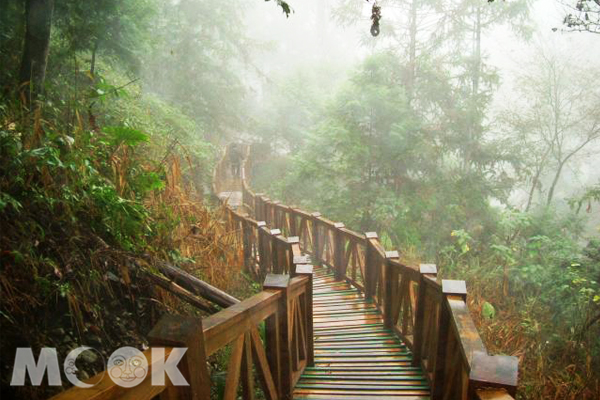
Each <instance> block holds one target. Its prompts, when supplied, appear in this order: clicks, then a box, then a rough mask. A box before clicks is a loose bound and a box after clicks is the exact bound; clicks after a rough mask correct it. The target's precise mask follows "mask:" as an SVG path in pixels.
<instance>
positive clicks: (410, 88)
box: [406, 0, 417, 105]
mask: <svg viewBox="0 0 600 400" xmlns="http://www.w3.org/2000/svg"><path fill="white" fill-rule="evenodd" d="M409 36H410V44H409V54H408V57H409V59H408V84H407V85H406V86H407V92H408V93H407V95H408V104H409V105H410V104H411V103H412V101H413V99H414V98H415V80H416V76H417V71H416V70H417V0H413V1H412V3H411V4H410V31H409Z"/></svg>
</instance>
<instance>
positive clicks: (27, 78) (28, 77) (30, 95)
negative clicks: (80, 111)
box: [19, 0, 54, 103]
mask: <svg viewBox="0 0 600 400" xmlns="http://www.w3.org/2000/svg"><path fill="white" fill-rule="evenodd" d="M53 12H54V0H27V3H26V7H25V20H26V31H25V45H24V50H23V58H22V59H21V68H20V73H19V80H20V83H21V85H23V86H24V87H25V86H27V85H26V84H27V83H28V84H29V90H28V91H24V93H25V99H26V101H27V102H28V103H31V102H32V101H33V100H35V99H36V97H37V96H38V95H39V94H40V93H41V92H42V91H43V87H44V80H45V78H46V65H47V63H48V52H49V51H50V30H51V27H52V13H53Z"/></svg>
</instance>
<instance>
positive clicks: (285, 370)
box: [53, 153, 314, 400]
mask: <svg viewBox="0 0 600 400" xmlns="http://www.w3.org/2000/svg"><path fill="white" fill-rule="evenodd" d="M225 160H227V153H225V154H224V155H223V159H222V160H221V161H220V162H219V164H218V165H217V168H215V172H214V178H215V180H214V182H213V189H214V190H215V193H219V192H222V191H232V190H236V189H237V190H239V189H238V188H237V186H239V184H240V182H239V179H237V182H236V179H235V177H231V174H229V173H228V171H227V170H226V169H225V168H226V165H224V164H225ZM225 211H226V223H227V224H228V226H229V227H230V229H231V231H232V232H233V233H234V234H236V235H237V237H238V239H239V243H240V245H242V246H243V249H244V263H245V264H246V265H247V267H248V269H249V270H250V271H252V272H253V273H254V274H255V276H256V278H257V279H260V281H261V282H262V281H264V284H263V291H262V292H260V293H258V294H256V295H254V296H253V297H251V298H249V299H247V300H244V301H242V302H240V303H237V304H234V305H232V306H230V307H228V308H226V309H224V310H222V311H220V312H218V313H216V314H213V315H211V316H209V317H207V318H204V319H201V318H192V317H185V316H178V315H164V316H163V317H162V318H161V319H160V320H159V322H158V323H157V324H156V325H155V326H154V328H153V329H152V331H151V332H150V334H149V335H148V339H149V343H150V349H148V350H147V351H145V352H144V353H143V354H144V356H145V357H146V360H147V362H146V363H144V364H143V365H141V367H142V368H143V369H144V370H145V371H146V372H147V373H146V375H145V378H141V379H140V382H139V383H138V384H137V385H135V386H133V387H129V388H125V387H122V386H120V385H119V384H118V383H115V381H113V379H112V378H111V375H112V373H113V370H112V369H111V370H108V371H105V372H102V373H100V374H98V375H96V376H94V377H92V378H90V379H88V380H86V381H85V383H88V384H91V385H93V387H90V388H80V387H74V388H71V389H69V390H67V391H65V392H62V393H60V394H58V395H56V396H54V397H53V399H55V400H70V399H77V400H80V399H117V398H119V399H121V398H123V399H136V400H137V399H139V400H143V399H152V398H154V397H155V396H157V395H160V398H161V399H163V398H164V399H183V398H185V399H202V400H206V399H209V398H211V386H212V384H211V378H210V374H209V371H208V368H207V361H208V357H210V356H211V355H213V354H215V353H216V352H217V351H219V350H221V349H223V348H225V347H226V346H231V352H230V356H229V361H228V366H227V377H226V382H225V393H224V396H223V398H224V399H227V400H233V399H237V398H238V389H239V386H240V383H241V390H242V394H243V398H244V399H250V400H251V399H254V396H255V388H254V385H255V377H256V378H258V382H259V384H260V386H261V389H262V392H263V394H264V397H265V398H266V399H268V400H276V399H290V398H291V396H292V392H293V388H294V386H295V384H296V382H297V381H298V379H299V378H300V376H301V375H302V373H303V371H304V369H305V368H306V367H307V366H313V365H314V347H313V342H314V340H313V314H312V313H313V311H312V310H313V307H312V297H313V296H312V265H308V264H306V261H307V260H306V259H305V258H303V257H301V253H300V243H299V240H298V238H293V237H285V236H283V235H282V234H281V231H280V230H279V229H269V228H267V226H266V224H265V223H264V222H258V221H256V220H254V219H252V218H250V217H248V216H247V215H245V214H243V213H240V212H238V211H236V210H234V208H232V207H229V206H226V207H225ZM261 332H264V334H263V335H261ZM158 348H160V349H164V353H162V356H160V357H158V358H155V359H152V350H153V349H158ZM176 348H186V349H187V350H186V352H185V354H184V355H183V358H182V359H181V361H180V362H179V364H178V368H179V370H180V371H181V373H182V375H183V377H184V378H185V380H186V381H187V383H188V385H182V386H175V385H173V384H172V383H171V381H170V380H169V379H168V377H167V379H164V382H163V383H162V384H156V383H154V384H153V382H152V379H151V377H152V375H153V374H156V373H160V372H161V371H162V369H160V368H158V367H157V366H158V365H164V363H165V362H167V360H168V357H169V356H170V355H171V354H172V352H173V351H174V349H176ZM127 362H128V361H127ZM254 371H256V376H255V375H254ZM117 381H118V380H117Z"/></svg>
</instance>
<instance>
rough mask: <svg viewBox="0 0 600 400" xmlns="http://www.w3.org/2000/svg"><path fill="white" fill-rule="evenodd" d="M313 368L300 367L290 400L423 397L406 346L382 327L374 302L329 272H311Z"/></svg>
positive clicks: (422, 378) (425, 395)
mask: <svg viewBox="0 0 600 400" xmlns="http://www.w3.org/2000/svg"><path fill="white" fill-rule="evenodd" d="M313 319H314V340H315V366H314V367H308V368H306V370H305V372H304V374H302V377H301V378H300V380H299V381H298V383H297V384H296V387H295V389H294V399H296V400H301V399H329V400H335V399H340V400H342V399H344V400H350V399H361V400H363V399H404V400H408V399H428V398H429V386H428V384H427V381H426V379H425V376H424V375H423V371H421V369H420V368H418V367H413V366H411V360H412V354H411V353H410V351H409V350H408V348H407V347H406V346H405V345H404V344H403V343H402V342H401V341H400V340H399V339H398V338H397V337H396V336H395V335H394V334H393V333H392V331H390V330H389V329H386V328H385V327H384V325H383V318H382V315H381V313H380V312H379V311H378V309H377V308H376V307H375V305H374V303H373V302H371V301H367V300H366V299H365V298H364V296H363V295H362V294H361V293H360V292H359V291H358V290H356V289H355V288H353V287H352V286H350V285H349V284H348V283H346V282H345V281H336V280H335V278H334V275H333V273H329V272H327V271H326V270H325V269H324V268H315V271H314V280H313Z"/></svg>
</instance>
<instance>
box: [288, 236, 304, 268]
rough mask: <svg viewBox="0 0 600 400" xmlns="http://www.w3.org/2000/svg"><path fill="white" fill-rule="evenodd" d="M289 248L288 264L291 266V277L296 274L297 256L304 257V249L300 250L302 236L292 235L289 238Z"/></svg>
mask: <svg viewBox="0 0 600 400" xmlns="http://www.w3.org/2000/svg"><path fill="white" fill-rule="evenodd" d="M287 243H288V248H287V249H286V253H287V256H288V258H287V260H285V263H286V265H288V266H289V271H288V273H289V274H290V276H291V277H294V276H295V275H296V261H295V260H296V258H297V257H302V251H301V250H300V238H299V237H298V236H290V237H288V238H287Z"/></svg>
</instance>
